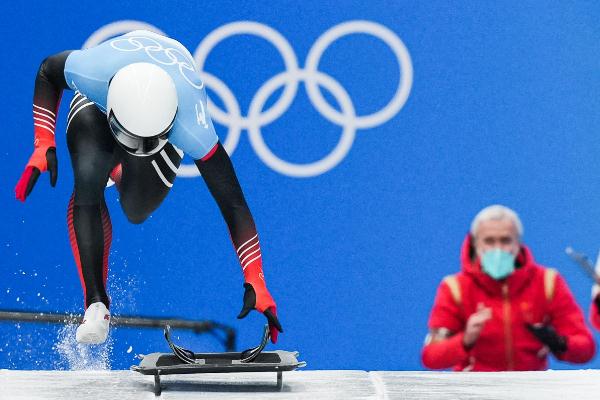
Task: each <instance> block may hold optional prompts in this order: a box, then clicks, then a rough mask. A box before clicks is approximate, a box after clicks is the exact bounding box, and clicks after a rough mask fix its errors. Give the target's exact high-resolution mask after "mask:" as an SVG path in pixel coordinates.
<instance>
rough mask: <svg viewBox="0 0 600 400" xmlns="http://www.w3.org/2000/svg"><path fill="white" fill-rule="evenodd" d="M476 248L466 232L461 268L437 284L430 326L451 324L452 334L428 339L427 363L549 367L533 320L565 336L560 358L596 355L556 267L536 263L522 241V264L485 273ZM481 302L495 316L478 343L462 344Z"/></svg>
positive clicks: (508, 368) (495, 368)
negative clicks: (502, 275) (497, 276)
mask: <svg viewBox="0 0 600 400" xmlns="http://www.w3.org/2000/svg"><path fill="white" fill-rule="evenodd" d="M473 254H474V249H473V247H472V246H471V239H470V236H467V239H466V240H465V242H464V244H463V247H462V251H461V261H462V271H461V272H459V273H458V274H456V275H453V277H451V278H448V277H447V278H446V279H444V281H443V282H442V283H441V284H440V286H439V288H438V291H437V295H436V298H435V302H434V305H433V309H432V311H431V316H430V318H429V328H430V329H439V328H446V329H448V330H449V331H450V332H452V333H453V335H452V336H450V337H449V338H447V339H442V340H438V341H432V342H430V343H428V344H426V345H425V347H424V348H423V352H422V360H423V364H424V365H425V366H426V367H427V368H432V369H445V368H453V369H454V370H456V371H463V370H467V371H511V370H515V371H518V370H543V369H546V368H547V363H548V362H547V357H546V356H542V357H541V358H540V357H539V356H538V352H539V351H540V350H541V349H542V347H543V346H544V345H543V344H542V343H541V342H540V341H539V340H538V339H537V338H536V337H535V336H534V335H533V334H532V333H531V332H530V331H529V330H528V329H527V327H526V325H527V324H528V323H529V324H535V323H544V324H550V325H552V326H553V327H554V329H555V330H556V331H557V332H558V334H559V335H561V336H565V337H566V341H567V351H565V352H564V353H562V354H560V355H558V358H559V359H560V360H563V361H569V362H573V363H585V362H587V361H589V360H590V359H591V358H592V357H593V356H594V352H595V347H594V341H593V338H592V334H591V332H590V331H589V329H588V328H587V327H586V325H585V322H584V315H583V312H582V311H581V309H580V308H579V307H578V306H577V304H576V303H575V301H574V299H573V295H572V294H571V292H570V290H569V288H568V287H567V284H566V283H565V281H564V279H563V278H562V277H561V276H560V275H558V274H557V273H556V272H555V271H554V270H550V273H548V272H546V271H548V270H547V269H546V268H544V267H542V266H540V265H537V264H536V263H535V261H534V260H533V256H532V255H531V252H530V251H529V249H528V248H527V247H525V246H521V251H520V253H519V255H518V257H517V265H519V267H518V268H517V269H515V272H514V273H513V274H512V275H510V276H509V277H508V278H506V279H504V280H501V281H497V280H494V279H492V278H491V277H490V276H488V275H487V274H486V273H484V272H483V271H482V270H481V266H480V264H479V261H478V258H476V257H473ZM545 280H546V282H545ZM451 281H452V282H451ZM478 303H482V304H483V305H485V306H486V307H490V308H491V309H492V318H491V319H490V320H489V321H487V323H486V324H485V326H484V328H483V330H482V331H481V335H480V336H479V339H478V340H477V342H476V343H475V345H474V346H473V347H472V348H471V349H470V350H466V349H465V347H464V346H463V344H462V340H463V335H464V330H465V327H466V323H467V320H468V318H469V316H470V315H471V314H473V313H475V312H476V310H477V304H478Z"/></svg>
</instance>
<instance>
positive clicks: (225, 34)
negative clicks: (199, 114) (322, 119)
mask: <svg viewBox="0 0 600 400" xmlns="http://www.w3.org/2000/svg"><path fill="white" fill-rule="evenodd" d="M236 35H253V36H257V37H260V38H262V39H265V40H266V41H267V42H269V43H270V44H272V45H273V46H274V47H275V48H276V49H277V50H278V51H279V54H281V56H282V58H283V62H284V64H285V68H286V71H288V72H293V71H296V70H298V59H297V58H296V53H295V52H294V49H293V48H292V46H291V45H290V43H289V42H288V41H287V39H286V38H285V37H284V36H283V35H282V34H281V33H279V32H278V31H276V30H275V29H273V28H271V27H270V26H267V25H265V24H261V23H259V22H253V21H238V22H232V23H229V24H225V25H223V26H221V27H219V28H217V29H215V30H214V31H212V32H211V33H209V34H208V35H207V36H206V37H205V38H204V39H203V40H202V42H200V44H199V45H198V48H197V49H196V51H195V52H194V60H195V61H196V65H197V66H198V70H199V71H200V75H201V76H202V77H203V74H204V73H205V72H204V71H203V68H204V63H205V62H206V59H207V58H208V54H209V53H210V52H211V51H212V49H213V48H214V47H215V46H216V45H217V44H218V43H219V42H221V41H223V40H225V39H228V38H229V37H231V36H236ZM298 83H299V82H293V81H292V82H289V84H288V85H286V87H285V89H284V90H283V93H282V94H281V97H279V99H277V101H276V102H275V103H274V104H273V105H272V106H271V108H270V109H268V110H267V111H265V112H263V113H261V114H260V115H259V116H258V121H259V124H260V125H261V126H262V125H267V124H270V123H271V122H273V121H275V120H276V119H277V118H279V117H281V115H283V113H284V112H286V111H287V109H288V107H289V106H290V104H291V103H292V101H294V97H296V92H297V90H298ZM208 109H209V110H210V113H211V116H212V117H213V119H214V120H215V121H217V122H219V123H220V124H222V125H226V124H227V123H228V115H227V114H226V113H225V112H224V111H223V110H221V109H220V108H219V107H218V106H217V105H215V104H214V103H213V102H212V101H211V100H210V99H209V100H208ZM250 125H251V123H250V121H249V119H248V117H242V118H241V127H242V128H248V127H249V126H250Z"/></svg>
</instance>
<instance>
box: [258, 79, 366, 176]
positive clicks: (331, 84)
mask: <svg viewBox="0 0 600 400" xmlns="http://www.w3.org/2000/svg"><path fill="white" fill-rule="evenodd" d="M310 74H311V72H309V71H306V70H299V71H296V72H293V71H292V72H289V71H288V72H282V73H279V74H277V75H275V76H274V77H272V78H271V79H269V80H268V81H267V82H266V83H265V84H264V85H263V86H262V87H261V88H260V89H259V90H258V92H256V94H255V95H254V98H253V99H252V102H251V103H250V108H249V110H248V117H249V118H251V119H252V117H255V116H256V115H258V114H259V113H260V112H261V110H262V107H263V106H264V104H265V102H266V101H267V100H268V99H269V97H270V96H271V95H272V94H273V92H274V91H275V90H276V89H277V88H279V87H280V86H282V85H285V84H287V83H288V82H289V81H296V82H299V81H307V80H308V79H314V80H315V81H317V82H318V83H320V84H322V85H323V86H325V88H326V89H327V90H329V91H330V92H331V94H333V95H334V97H335V98H336V100H338V101H339V103H340V107H341V109H342V111H343V112H344V113H345V117H346V123H345V124H344V125H343V127H344V130H343V131H342V135H341V137H340V140H339V142H338V144H337V145H336V146H335V148H334V149H333V150H332V151H331V152H330V153H329V154H328V155H327V156H325V157H324V158H322V159H320V160H318V161H315V162H312V163H307V164H295V163H291V162H288V161H285V160H283V159H281V158H279V157H277V156H276V155H275V154H274V153H273V152H272V151H271V150H270V149H269V147H268V146H267V144H266V143H265V141H264V139H263V137H262V134H261V131H260V125H259V124H255V125H252V126H250V127H249V128H248V134H249V138H250V143H251V144H252V147H253V148H254V151H255V152H256V154H257V155H258V157H259V158H260V159H261V160H262V161H263V162H264V163H265V164H266V165H267V166H269V167H271V168H272V169H273V170H275V171H277V172H280V173H282V174H285V175H288V176H293V177H298V178H305V177H310V176H316V175H320V174H322V173H324V172H326V171H329V170H330V169H332V168H333V167H335V166H336V165H338V164H339V163H340V162H341V161H342V160H343V159H344V157H345V156H346V154H348V152H349V151H350V149H351V148H352V143H353V142H354V137H355V136H356V128H355V125H354V122H353V121H354V117H355V112H354V105H353V104H352V99H350V96H349V95H348V93H347V92H346V90H345V89H344V88H343V87H342V85H340V84H339V83H338V82H337V81H336V80H335V79H333V78H332V77H331V76H329V75H326V74H324V73H322V72H316V73H315V74H314V76H310Z"/></svg>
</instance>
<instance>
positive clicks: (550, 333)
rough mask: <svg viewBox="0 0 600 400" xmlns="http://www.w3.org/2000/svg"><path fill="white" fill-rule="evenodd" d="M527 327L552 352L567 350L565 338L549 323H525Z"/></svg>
mask: <svg viewBox="0 0 600 400" xmlns="http://www.w3.org/2000/svg"><path fill="white" fill-rule="evenodd" d="M527 329H529V331H530V332H531V333H533V335H534V336H535V337H536V338H537V339H538V340H539V341H540V342H542V343H543V344H544V345H546V346H548V348H549V349H550V351H551V352H552V353H554V354H560V353H564V352H565V351H567V340H566V339H565V337H564V336H560V335H559V334H558V333H557V332H556V330H555V329H554V328H553V327H552V326H550V325H544V324H527Z"/></svg>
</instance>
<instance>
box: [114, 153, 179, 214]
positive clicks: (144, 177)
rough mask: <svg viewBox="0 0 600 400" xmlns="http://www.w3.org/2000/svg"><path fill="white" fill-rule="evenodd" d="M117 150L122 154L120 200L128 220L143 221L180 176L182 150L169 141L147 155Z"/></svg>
mask: <svg viewBox="0 0 600 400" xmlns="http://www.w3.org/2000/svg"><path fill="white" fill-rule="evenodd" d="M118 151H119V153H120V154H121V157H120V160H121V177H120V178H121V179H120V182H119V183H118V188H119V194H120V199H119V201H120V203H121V207H122V208H123V211H124V212H125V215H126V216H127V218H128V219H129V221H131V222H132V223H134V224H140V223H142V222H144V221H145V220H146V218H148V217H149V216H150V214H151V213H152V212H153V211H154V210H156V209H157V208H158V206H159V205H160V203H162V201H163V200H164V199H165V197H166V196H167V194H168V193H169V190H170V189H171V186H173V182H174V181H175V177H176V176H177V169H178V168H179V164H180V163H181V157H182V153H180V152H178V151H177V150H175V148H174V147H173V146H172V145H171V144H170V143H168V144H167V145H166V146H165V147H164V148H163V149H162V150H161V151H160V152H158V153H156V154H154V155H152V156H148V157H138V156H133V155H131V154H129V153H126V152H125V151H124V150H122V149H119V150H118Z"/></svg>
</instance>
